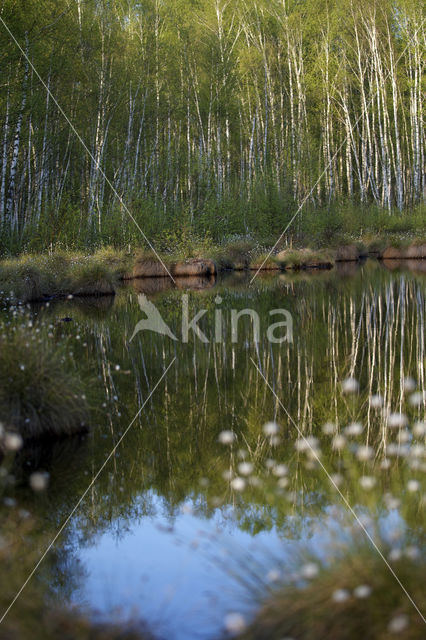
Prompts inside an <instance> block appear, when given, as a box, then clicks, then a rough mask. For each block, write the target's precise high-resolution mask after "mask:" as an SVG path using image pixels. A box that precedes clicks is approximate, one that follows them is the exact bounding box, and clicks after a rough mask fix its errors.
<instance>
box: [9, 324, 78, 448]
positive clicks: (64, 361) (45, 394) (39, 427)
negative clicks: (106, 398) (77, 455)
mask: <svg viewBox="0 0 426 640" xmlns="http://www.w3.org/2000/svg"><path fill="white" fill-rule="evenodd" d="M48 340H49V339H48V338H41V337H40V333H38V332H36V331H35V329H33V328H32V326H31V323H29V325H26V326H25V325H22V326H20V327H15V328H13V329H12V328H8V327H4V326H3V327H2V328H1V334H0V421H1V422H2V423H3V425H4V427H5V429H6V430H9V431H15V432H18V433H19V434H20V435H21V436H22V437H23V438H24V439H29V438H38V437H42V436H45V435H50V436H52V435H53V436H57V437H59V436H64V435H70V434H74V433H77V432H80V431H82V430H84V428H85V425H86V424H87V421H88V415H89V407H88V402H87V400H86V397H85V395H84V389H83V385H82V384H81V382H80V378H79V376H78V374H77V372H76V371H75V369H74V366H73V364H72V362H71V361H70V358H69V356H68V352H67V351H66V341H64V342H63V343H62V344H61V346H58V345H53V344H52V343H50V342H49V341H48Z"/></svg>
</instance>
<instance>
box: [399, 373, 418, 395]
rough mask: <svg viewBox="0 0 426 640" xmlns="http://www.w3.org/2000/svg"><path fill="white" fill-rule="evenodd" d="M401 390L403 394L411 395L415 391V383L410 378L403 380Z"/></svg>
mask: <svg viewBox="0 0 426 640" xmlns="http://www.w3.org/2000/svg"><path fill="white" fill-rule="evenodd" d="M402 388H403V390H404V393H411V392H413V391H415V390H416V381H415V380H414V378H411V377H407V378H404V379H403V381H402Z"/></svg>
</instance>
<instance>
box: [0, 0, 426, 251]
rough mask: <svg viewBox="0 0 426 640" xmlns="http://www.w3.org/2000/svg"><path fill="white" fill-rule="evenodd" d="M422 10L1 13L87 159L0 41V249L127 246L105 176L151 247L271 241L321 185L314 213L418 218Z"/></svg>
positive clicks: (334, 6) (159, 7)
mask: <svg viewBox="0 0 426 640" xmlns="http://www.w3.org/2000/svg"><path fill="white" fill-rule="evenodd" d="M421 9H422V6H421V3H420V2H419V1H418V0H397V1H396V2H390V1H385V2H377V1H375V0H374V1H373V2H369V3H368V5H365V3H360V2H359V1H358V0H331V1H330V2H325V1H321V2H310V1H305V2H302V3H300V2H293V1H285V0H267V1H266V0H247V2H244V3H242V2H239V1H238V0H229V1H227V2H225V1H223V0H212V1H210V2H207V1H206V0H187V1H186V2H184V1H183V0H179V1H178V2H176V0H173V1H172V0H143V1H142V2H135V1H133V0H130V1H128V2H113V3H109V2H104V1H99V0H87V1H86V2H81V1H80V0H79V1H78V2H74V3H71V4H67V3H65V2H64V1H63V0H43V1H42V2H39V1H38V2H35V1H34V0H30V1H29V2H25V3H23V2H18V1H17V0H6V1H5V2H4V3H3V5H2V13H1V16H2V18H3V19H4V20H5V22H6V23H7V24H8V26H9V27H10V29H11V30H12V32H13V33H14V34H15V36H16V37H17V39H18V40H19V42H20V43H21V45H22V47H23V48H24V49H25V51H26V52H27V54H28V56H29V58H30V60H31V62H33V63H34V65H35V67H36V68H37V70H38V71H39V73H40V74H41V76H42V77H43V78H44V80H45V82H46V84H47V85H48V86H49V88H50V89H51V91H52V92H53V94H54V96H55V97H56V98H57V100H58V102H59V103H60V105H61V106H62V108H63V109H64V111H65V112H66V113H67V114H68V116H69V117H70V119H71V120H72V122H73V123H74V124H75V126H76V128H77V130H78V132H79V134H80V135H81V136H82V138H83V139H84V141H85V143H86V144H87V146H88V147H89V149H90V151H91V154H92V157H90V156H89V155H88V154H87V153H86V152H85V150H84V149H83V147H82V146H81V145H80V143H79V142H78V141H77V139H76V138H75V135H74V134H73V133H72V131H71V130H70V127H69V126H68V124H67V123H66V122H65V120H64V118H63V116H62V115H61V114H60V112H59V110H58V108H57V107H56V105H55V104H54V102H53V101H52V99H51V98H50V97H49V96H48V95H47V93H46V91H45V89H44V88H42V87H41V85H40V83H39V80H38V79H37V77H36V76H35V74H34V73H33V71H32V69H31V66H30V65H28V64H27V62H26V61H25V59H24V57H23V56H22V55H21V54H20V52H19V50H18V49H17V48H16V46H15V45H14V44H13V43H12V41H11V40H10V37H9V36H8V34H7V33H6V31H5V30H4V28H3V27H1V34H0V42H1V49H0V50H1V53H0V64H1V68H2V78H3V81H2V85H1V88H0V164H1V169H0V218H1V223H2V227H3V233H2V236H3V239H2V245H3V250H4V249H6V248H7V249H13V250H21V249H22V248H28V246H30V248H32V249H40V248H45V247H46V246H49V245H50V244H63V245H65V246H68V247H70V246H74V247H75V246H80V247H81V246H85V245H87V244H89V245H90V244H92V245H94V244H99V243H103V242H114V243H115V244H124V243H125V242H129V241H131V240H132V238H134V237H136V236H137V235H139V233H138V231H137V230H136V228H134V227H133V223H132V222H131V221H130V219H129V218H128V216H127V214H126V212H125V211H124V209H123V207H122V205H121V204H120V202H119V200H118V199H117V197H116V195H115V193H114V192H113V190H112V189H111V188H110V186H109V185H108V183H107V181H106V180H105V174H106V175H107V176H108V179H109V180H110V181H111V184H112V185H113V187H114V189H116V191H117V192H118V193H119V194H120V195H121V196H122V197H123V199H124V201H125V202H126V204H128V206H129V208H130V210H131V212H132V214H133V215H134V216H135V217H136V219H137V220H138V222H139V224H140V225H141V226H142V227H143V228H144V230H145V232H146V233H147V234H148V235H151V236H152V237H155V236H156V235H158V234H159V233H160V232H161V231H162V230H164V229H166V228H170V225H174V226H178V227H179V228H181V227H182V225H184V224H188V225H189V226H190V227H191V228H194V229H196V230H198V231H205V230H209V231H210V232H211V233H212V234H213V236H215V237H221V236H223V235H224V234H227V233H236V232H238V233H241V232H247V231H248V230H251V231H258V230H259V229H260V230H264V229H265V228H267V229H268V231H269V232H275V231H276V230H278V229H282V228H283V226H284V225H285V223H286V221H287V220H288V219H289V218H290V215H291V213H292V212H293V211H294V210H295V209H294V207H295V206H297V205H298V204H299V203H300V202H301V201H302V199H303V198H304V197H305V196H307V195H308V194H309V193H310V191H311V189H312V188H313V187H314V186H315V185H316V180H317V178H318V176H319V175H320V174H322V177H321V179H320V181H319V183H318V185H316V186H315V188H314V189H313V192H312V194H311V195H310V196H309V198H308V205H309V206H310V207H311V208H313V209H315V208H318V207H329V206H330V204H332V203H341V202H342V201H343V200H344V199H349V200H351V201H352V202H353V203H355V204H362V205H365V206H367V205H368V204H370V203H373V204H374V205H376V206H378V207H383V208H384V209H385V210H388V211H391V210H392V208H394V207H395V208H399V209H400V210H402V209H404V208H406V207H412V206H413V205H416V204H418V203H419V202H421V198H422V193H423V192H424V187H425V184H424V180H425V176H424V173H423V171H422V167H423V165H424V131H423V125H422V110H423V103H422V71H423V67H424V62H423V58H422V47H423V46H424V44H423V43H424V26H422V22H421V18H422V11H421ZM103 172H105V173H103ZM407 215H408V213H407Z"/></svg>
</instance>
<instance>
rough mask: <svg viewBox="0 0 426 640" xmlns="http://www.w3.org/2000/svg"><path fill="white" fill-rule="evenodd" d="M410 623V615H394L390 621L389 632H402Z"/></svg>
mask: <svg viewBox="0 0 426 640" xmlns="http://www.w3.org/2000/svg"><path fill="white" fill-rule="evenodd" d="M409 623H410V621H409V618H408V616H406V615H405V614H403V613H401V614H400V615H398V616H394V617H393V618H392V620H391V621H390V622H389V624H388V631H389V633H401V632H402V631H404V630H405V629H406V628H407V627H408V625H409Z"/></svg>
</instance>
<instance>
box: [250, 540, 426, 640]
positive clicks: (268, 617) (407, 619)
mask: <svg viewBox="0 0 426 640" xmlns="http://www.w3.org/2000/svg"><path fill="white" fill-rule="evenodd" d="M311 565H312V570H311V569H309V571H308V572H307V573H308V574H309V578H305V580H304V582H303V584H302V586H299V587H298V586H295V585H294V583H293V582H291V581H290V582H286V583H283V582H282V580H279V581H278V583H273V584H271V583H270V584H269V590H268V595H267V596H265V597H264V599H263V601H262V603H261V606H260V610H259V612H258V614H257V615H256V617H255V619H254V620H253V622H252V623H250V624H249V625H248V626H247V628H245V629H244V630H242V631H241V632H240V634H239V636H238V637H239V638H240V640H283V638H288V637H292V638H297V640H312V639H313V638H315V639H316V638H318V639H319V638H327V640H355V639H357V638H364V639H365V640H376V639H377V638H383V639H385V638H387V637H388V634H400V635H401V637H404V638H407V639H408V638H409V640H420V638H423V637H424V626H423V625H424V623H423V621H422V619H421V618H420V616H419V615H418V613H417V612H416V611H415V609H414V608H413V607H412V605H411V603H410V601H409V600H408V598H407V597H406V595H405V593H404V591H403V590H402V589H401V588H400V586H399V584H398V583H397V582H396V581H395V580H394V578H393V577H392V575H391V574H390V573H389V569H388V567H387V566H386V564H385V563H384V562H383V560H382V559H381V558H380V556H379V555H378V554H376V553H375V551H374V550H373V549H371V547H368V546H359V545H356V543H355V542H353V543H351V542H349V546H348V547H345V548H344V549H343V550H342V551H341V552H340V553H338V554H336V555H335V556H334V559H333V560H331V561H330V562H329V563H326V564H316V563H308V564H307V565H304V567H305V573H306V567H310V566H311ZM313 567H317V569H318V570H317V571H316V570H313ZM424 568H425V567H424V563H423V562H420V564H419V561H418V560H417V561H413V560H410V559H407V560H404V562H403V563H401V564H400V565H398V569H397V571H398V578H399V579H400V580H401V582H402V583H403V584H404V586H405V587H406V588H407V589H408V591H409V592H410V595H411V596H412V597H413V599H414V601H415V602H416V604H417V606H418V607H419V608H420V610H422V609H424V606H425V604H426V601H425V592H424V589H423V571H424ZM302 574H303V567H302V571H299V572H296V573H295V574H294V580H296V582H297V578H298V577H299V578H300V577H303V575H302ZM274 585H276V586H275V587H274ZM405 634H406V635H405Z"/></svg>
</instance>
